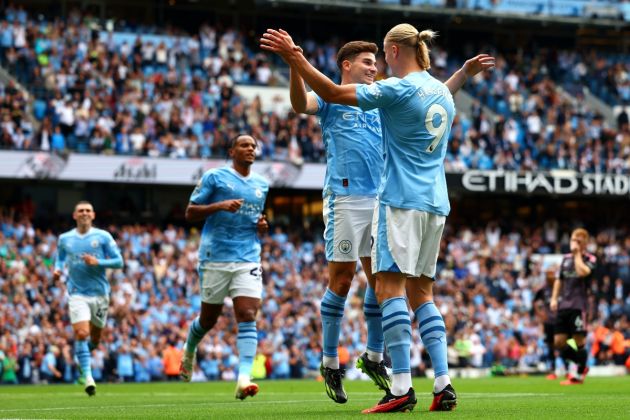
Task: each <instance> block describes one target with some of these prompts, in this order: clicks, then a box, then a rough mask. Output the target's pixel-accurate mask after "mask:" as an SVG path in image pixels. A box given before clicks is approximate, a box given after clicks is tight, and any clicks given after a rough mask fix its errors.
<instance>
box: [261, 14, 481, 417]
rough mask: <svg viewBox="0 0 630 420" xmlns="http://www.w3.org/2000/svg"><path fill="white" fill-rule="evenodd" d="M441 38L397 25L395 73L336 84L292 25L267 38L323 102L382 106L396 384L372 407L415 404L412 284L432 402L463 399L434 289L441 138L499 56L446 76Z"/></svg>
mask: <svg viewBox="0 0 630 420" xmlns="http://www.w3.org/2000/svg"><path fill="white" fill-rule="evenodd" d="M433 36H434V33H433V32H432V31H423V32H418V31H417V30H416V28H414V27H413V26H411V25H408V24H401V25H397V26H395V27H394V28H392V29H391V30H390V31H389V32H388V33H387V35H386V37H385V41H384V51H385V61H386V62H387V64H388V65H389V67H390V69H391V70H392V73H393V75H394V76H395V77H392V78H389V79H387V80H383V81H378V82H375V83H373V84H372V85H366V84H358V85H357V84H348V85H336V84H334V83H333V82H332V81H330V79H328V78H327V77H325V76H324V75H323V74H321V73H320V72H319V71H317V69H315V68H314V67H313V66H312V65H311V64H310V63H309V62H308V61H307V60H306V59H305V58H304V56H303V55H302V54H301V53H300V51H299V49H298V48H296V47H295V45H294V44H293V41H292V40H291V37H290V36H289V34H287V33H286V32H285V31H276V30H272V29H269V30H267V33H265V34H264V35H263V38H262V39H261V46H262V48H263V49H266V50H268V51H273V52H276V53H278V54H280V55H282V57H283V58H284V59H285V61H287V62H289V63H290V64H291V66H293V67H294V68H295V69H296V70H297V71H298V72H299V73H300V75H301V76H302V77H303V78H304V80H305V81H306V83H308V84H309V86H311V87H312V88H313V90H314V91H315V92H316V93H317V94H318V95H319V96H320V97H321V98H322V99H323V100H325V101H327V102H333V103H340V104H345V105H352V106H357V105H358V106H359V107H360V108H361V109H363V110H370V109H375V108H378V109H379V112H380V116H381V124H382V130H383V148H384V154H385V166H384V173H383V178H382V183H381V186H380V190H379V196H378V199H379V202H378V204H377V208H376V209H375V210H376V211H375V215H374V221H373V224H372V237H373V238H374V245H373V247H372V272H373V273H376V296H377V300H378V302H379V305H380V308H381V313H382V325H383V335H384V339H385V344H386V345H387V349H388V350H389V353H390V355H391V358H392V371H393V378H392V386H391V390H390V391H389V392H387V394H386V395H385V397H384V398H383V399H382V400H381V401H380V402H379V403H378V404H377V405H376V406H374V407H373V408H370V409H367V410H364V412H365V413H381V412H395V411H409V410H412V409H413V408H414V407H415V405H416V402H417V401H416V396H415V392H414V390H413V388H412V387H411V370H410V352H409V351H410V346H411V320H410V317H409V312H408V309H407V301H406V299H405V292H406V293H407V296H408V297H409V304H410V305H411V307H412V308H413V309H415V311H414V312H415V314H416V318H418V320H419V328H420V335H421V337H422V340H423V342H424V344H425V346H426V348H427V350H428V352H429V355H430V356H431V360H432V362H433V366H434V368H435V375H436V380H435V384H434V399H433V404H432V405H431V407H430V410H432V411H436V410H450V409H452V408H453V407H454V406H455V405H456V403H457V399H456V395H455V391H454V390H453V387H452V386H451V384H450V378H449V377H448V365H447V357H446V329H445V326H444V320H443V319H442V315H441V314H440V312H439V311H438V310H437V308H436V306H435V304H434V303H433V294H432V285H433V279H432V277H433V276H434V275H435V266H436V262H437V256H438V251H439V245H440V238H441V235H442V230H443V228H444V222H445V218H446V215H448V213H449V211H450V205H449V202H448V193H447V189H446V178H445V175H444V157H445V155H446V141H442V140H443V139H445V138H446V139H448V136H449V133H450V128H451V124H452V121H453V117H454V115H455V105H454V103H453V98H452V96H451V92H450V91H453V92H454V91H456V90H458V89H459V88H460V87H461V86H462V85H463V84H464V82H465V80H466V79H467V77H468V76H471V75H474V74H476V73H478V72H479V71H482V70H484V69H486V68H490V67H492V66H494V59H493V58H492V57H489V56H487V55H480V56H477V57H475V58H473V59H471V60H468V61H467V62H466V64H465V65H464V67H463V68H462V69H460V70H458V71H457V72H456V73H455V74H454V75H453V76H452V77H451V78H450V79H449V80H448V81H447V82H446V84H443V83H441V82H439V81H438V80H436V79H434V78H433V77H432V76H431V75H429V73H428V72H427V71H426V70H428V69H429V68H430V60H429V51H428V48H427V46H426V42H428V41H429V40H431V39H432V38H433ZM408 278H409V280H407V279H408Z"/></svg>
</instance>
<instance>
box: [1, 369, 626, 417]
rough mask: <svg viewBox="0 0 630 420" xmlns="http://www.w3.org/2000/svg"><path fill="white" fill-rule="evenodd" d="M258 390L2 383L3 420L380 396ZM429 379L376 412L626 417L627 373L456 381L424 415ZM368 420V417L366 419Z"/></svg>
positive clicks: (338, 410) (267, 406)
mask: <svg viewBox="0 0 630 420" xmlns="http://www.w3.org/2000/svg"><path fill="white" fill-rule="evenodd" d="M258 383H259V385H260V393H259V394H258V395H257V396H255V397H254V398H248V399H247V400H245V401H237V400H235V399H234V384H233V383H225V382H213V383H193V384H185V383H175V382H170V383H154V384H99V385H98V388H97V395H96V396H95V397H92V398H89V397H88V396H87V395H86V394H85V393H84V392H83V388H82V387H81V386H79V385H58V386H3V387H0V418H28V419H35V418H39V419H42V418H46V419H96V418H108V419H173V418H181V419H231V420H248V419H252V420H259V419H288V418H291V419H334V420H338V419H349V418H365V415H363V414H361V410H362V409H364V408H367V407H371V406H372V405H374V404H375V403H376V402H377V401H378V400H379V399H380V398H381V395H382V394H381V393H380V392H378V390H377V388H376V387H375V386H374V385H372V383H371V382H356V381H355V382H352V381H346V383H345V387H346V391H347V392H348V397H349V400H348V403H347V404H343V405H339V404H335V403H333V402H332V401H331V400H329V399H328V397H326V395H325V392H324V385H323V384H322V383H320V382H316V381H260V382H258ZM432 383H433V382H432V381H430V380H428V379H416V380H415V381H414V388H415V390H416V395H417V398H418V405H417V406H416V409H415V410H414V412H413V413H411V414H409V413H404V414H403V413H401V414H396V415H392V414H385V415H378V416H379V417H383V416H388V417H392V416H394V417H400V416H414V417H415V416H431V417H433V418H436V417H439V418H458V419H459V418H462V419H467V418H489V419H508V418H513V419H543V418H544V419H561V418H564V419H583V418H598V419H606V420H609V419H615V418H626V419H630V377H628V376H626V377H617V378H587V383H586V384H585V385H582V386H571V387H564V386H560V385H559V381H547V380H545V379H544V378H542V377H531V378H516V377H510V378H486V379H459V380H456V381H455V382H454V385H455V389H456V390H457V393H458V398H459V406H458V407H457V409H456V410H455V411H453V412H450V413H429V412H428V407H429V405H430V403H431V399H432V396H431V394H430V390H431V387H432ZM370 418H371V417H370Z"/></svg>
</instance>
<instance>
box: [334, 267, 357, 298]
mask: <svg viewBox="0 0 630 420" xmlns="http://www.w3.org/2000/svg"><path fill="white" fill-rule="evenodd" d="M353 275H354V273H350V275H348V273H347V272H344V273H343V275H340V276H337V277H331V278H330V282H329V284H328V288H329V289H330V290H332V291H333V293H335V294H336V295H338V296H348V292H349V291H350V285H351V284H352V277H353Z"/></svg>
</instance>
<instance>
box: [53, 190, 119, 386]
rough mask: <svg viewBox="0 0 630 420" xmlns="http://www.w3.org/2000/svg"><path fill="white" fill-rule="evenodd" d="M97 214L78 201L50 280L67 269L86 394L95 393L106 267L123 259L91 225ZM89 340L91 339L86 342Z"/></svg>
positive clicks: (104, 316)
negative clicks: (94, 370) (93, 365)
mask: <svg viewBox="0 0 630 420" xmlns="http://www.w3.org/2000/svg"><path fill="white" fill-rule="evenodd" d="M95 217H96V214H95V213H94V208H93V207H92V204H90V203H89V202H87V201H80V202H78V203H77V205H76V206H75V207H74V212H73V213H72V218H73V219H74V220H75V221H76V223H77V227H76V228H75V229H72V230H70V231H68V232H66V233H63V234H62V235H61V236H59V240H58V243H57V259H56V261H55V271H54V273H53V278H54V279H55V280H57V279H58V278H59V277H60V276H61V273H62V270H63V268H64V266H67V267H68V279H67V290H68V295H69V300H68V302H69V309H70V322H71V323H72V329H73V331H74V336H75V339H76V341H75V342H74V352H75V357H76V359H78V364H79V369H80V371H81V382H84V383H85V392H86V393H87V394H88V395H89V396H92V395H94V394H96V383H95V382H94V379H93V378H92V369H91V355H90V352H91V351H92V350H93V349H94V348H96V347H97V346H98V343H99V341H100V339H101V332H102V331H103V327H105V324H106V322H107V310H108V308H109V293H110V286H109V282H108V281H107V277H106V276H105V270H106V269H107V268H122V266H123V258H122V255H121V254H120V250H119V249H118V246H117V245H116V242H115V241H114V238H112V235H110V234H109V232H106V231H104V230H102V229H97V228H95V227H93V226H92V222H93V221H94V218H95ZM88 338H89V339H90V340H89V341H88Z"/></svg>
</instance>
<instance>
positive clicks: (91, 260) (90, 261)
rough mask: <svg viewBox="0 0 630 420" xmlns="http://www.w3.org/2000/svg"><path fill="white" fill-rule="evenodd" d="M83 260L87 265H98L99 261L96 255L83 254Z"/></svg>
mask: <svg viewBox="0 0 630 420" xmlns="http://www.w3.org/2000/svg"><path fill="white" fill-rule="evenodd" d="M81 258H83V262H84V263H86V264H87V265H98V259H97V258H96V257H95V256H94V255H90V254H83V255H82V256H81Z"/></svg>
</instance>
